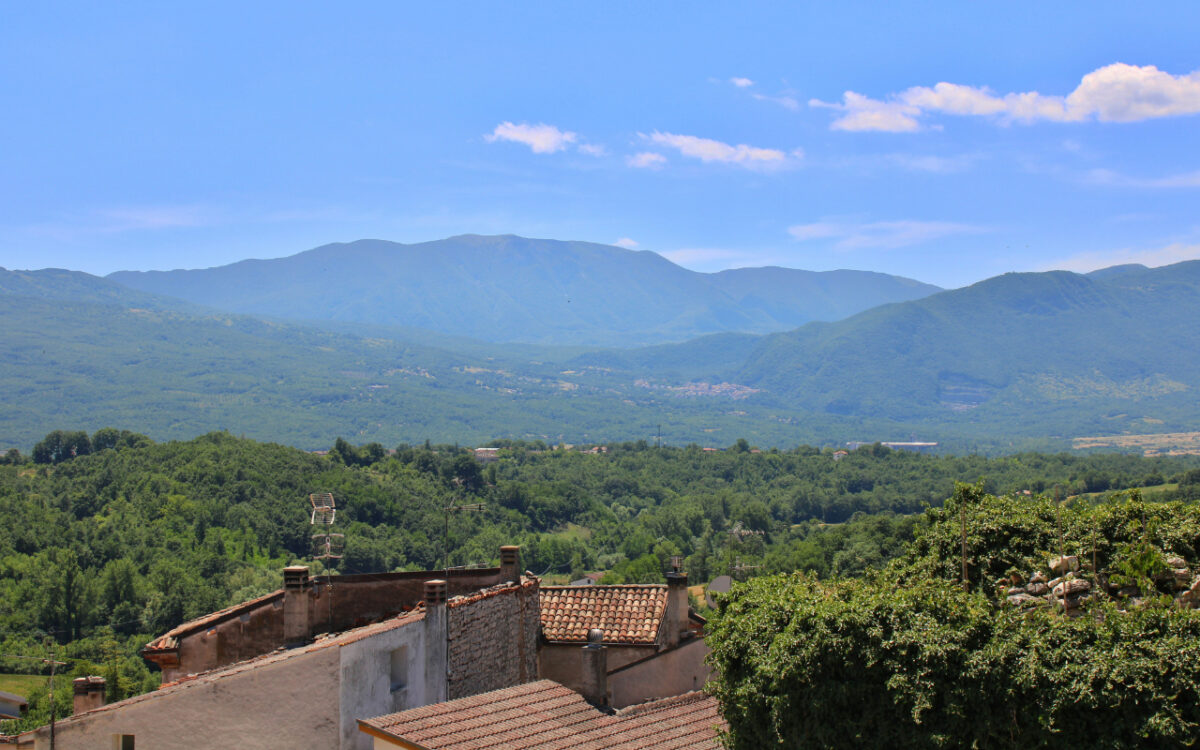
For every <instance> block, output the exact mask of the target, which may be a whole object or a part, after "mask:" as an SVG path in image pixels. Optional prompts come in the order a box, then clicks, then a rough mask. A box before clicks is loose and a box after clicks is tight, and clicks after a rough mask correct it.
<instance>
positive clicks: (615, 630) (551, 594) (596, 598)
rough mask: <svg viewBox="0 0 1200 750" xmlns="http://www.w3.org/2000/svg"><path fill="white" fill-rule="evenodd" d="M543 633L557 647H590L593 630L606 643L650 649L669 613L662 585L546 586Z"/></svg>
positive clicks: (542, 596) (542, 603)
mask: <svg viewBox="0 0 1200 750" xmlns="http://www.w3.org/2000/svg"><path fill="white" fill-rule="evenodd" d="M539 601H540V603H541V608H542V633H543V634H544V635H545V637H546V640H548V641H551V642H557V643H587V633H588V631H589V630H591V629H592V628H599V629H600V630H603V631H604V642H605V643H626V644H638V645H649V644H653V643H654V642H655V641H656V640H657V639H658V630H659V627H660V626H661V625H662V621H663V615H664V614H665V613H666V611H667V587H666V586H664V585H662V584H634V585H625V586H543V587H542V590H541V597H540V600H539Z"/></svg>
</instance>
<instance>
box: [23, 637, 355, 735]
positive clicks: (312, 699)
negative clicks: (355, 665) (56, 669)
mask: <svg viewBox="0 0 1200 750" xmlns="http://www.w3.org/2000/svg"><path fill="white" fill-rule="evenodd" d="M337 675H338V649H336V648H325V649H318V650H316V651H313V652H310V653H303V654H297V655H295V656H292V657H290V658H286V659H282V660H280V661H278V662H275V663H265V664H260V665H257V666H256V667H255V668H254V669H248V670H246V671H244V672H239V673H234V674H228V675H224V676H222V677H220V678H216V679H205V678H200V679H196V680H193V681H191V682H185V683H181V684H179V685H177V686H174V687H171V688H167V689H165V690H162V691H158V692H155V693H148V694H146V695H144V696H138V697H136V698H130V699H129V700H126V701H121V702H120V703H114V704H112V705H110V706H106V707H104V708H101V709H97V710H95V711H89V712H88V713H85V714H81V715H80V716H78V717H74V718H71V719H67V720H65V721H61V722H59V723H58V726H57V729H56V732H55V734H56V737H55V740H56V742H55V744H56V748H55V750H96V748H105V749H107V748H110V747H112V737H113V735H114V734H132V735H133V736H134V742H135V744H136V747H137V749H138V750H178V749H179V748H184V747H186V748H188V749H189V750H209V749H210V748H211V750H228V748H233V747H236V748H243V749H246V750H258V749H260V748H261V749H264V750H265V749H267V748H336V747H337V746H338V740H339V731H338V697H339V693H338V687H337ZM36 746H37V748H38V750H42V749H43V748H49V746H50V744H49V732H48V730H47V728H45V727H43V728H42V729H40V730H38V738H37V745H36Z"/></svg>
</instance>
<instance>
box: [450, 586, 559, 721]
mask: <svg viewBox="0 0 1200 750" xmlns="http://www.w3.org/2000/svg"><path fill="white" fill-rule="evenodd" d="M446 614H447V618H446V619H447V623H446V627H447V631H448V644H447V654H446V662H447V670H448V671H449V673H450V674H449V678H448V686H447V687H448V694H449V699H450V700H454V699H455V698H464V697H466V696H469V695H476V694H478V693H484V692H487V691H489V690H498V689H500V688H505V687H511V686H513V685H519V684H521V683H524V682H529V681H531V680H536V679H537V636H538V626H539V624H540V622H541V612H540V609H539V606H538V581H537V579H525V580H522V582H521V584H520V585H514V584H502V585H500V586H494V587H492V588H490V589H485V590H484V591H481V592H479V593H478V594H475V595H472V596H465V597H457V598H455V599H451V600H450V601H449V602H448V603H447V611H446Z"/></svg>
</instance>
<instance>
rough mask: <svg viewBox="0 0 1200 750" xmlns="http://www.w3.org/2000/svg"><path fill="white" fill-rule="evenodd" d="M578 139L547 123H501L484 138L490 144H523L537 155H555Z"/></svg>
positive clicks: (574, 135)
mask: <svg viewBox="0 0 1200 750" xmlns="http://www.w3.org/2000/svg"><path fill="white" fill-rule="evenodd" d="M577 137H578V136H576V134H575V133H572V132H571V131H569V130H559V129H558V128H556V127H554V126H553V125H546V124H545V123H538V124H537V125H529V124H526V123H520V124H514V123H511V122H508V121H505V122H502V123H500V124H499V125H497V126H496V129H495V130H493V131H492V132H491V133H488V134H487V135H485V136H483V138H484V140H486V141H487V142H488V143H495V142H496V141H512V142H514V143H523V144H525V145H526V146H528V147H529V148H530V149H532V150H533V153H535V154H553V153H554V152H556V151H562V150H563V149H565V148H566V147H567V146H568V145H569V144H572V143H574V142H575V140H576V138H577Z"/></svg>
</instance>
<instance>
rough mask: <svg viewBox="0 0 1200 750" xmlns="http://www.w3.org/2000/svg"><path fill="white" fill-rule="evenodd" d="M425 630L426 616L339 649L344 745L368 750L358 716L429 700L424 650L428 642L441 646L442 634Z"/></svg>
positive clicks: (341, 725)
mask: <svg viewBox="0 0 1200 750" xmlns="http://www.w3.org/2000/svg"><path fill="white" fill-rule="evenodd" d="M438 636H439V634H438V633H436V632H433V633H431V632H429V631H428V629H427V628H426V627H425V623H424V621H422V622H416V623H412V624H410V625H406V626H404V627H401V628H395V629H394V630H389V631H387V632H385V633H380V634H379V635H375V636H372V637H370V638H364V639H363V640H361V641H357V642H355V643H351V644H347V645H345V646H342V647H341V648H340V649H338V650H339V651H340V652H341V663H340V669H341V701H340V704H341V716H340V724H339V733H340V737H341V747H342V749H343V750H349V749H350V748H355V749H356V750H368V749H369V748H370V747H371V738H370V737H369V736H368V735H366V734H364V733H362V732H360V731H359V730H358V724H357V723H356V722H355V720H356V719H364V718H370V717H373V716H382V715H384V714H390V713H395V712H396V711H404V710H406V709H409V708H417V707H418V706H424V705H426V704H428V703H430V702H432V701H431V700H430V696H429V691H428V690H427V686H426V676H425V674H424V672H425V664H424V653H425V649H426V648H427V647H428V644H429V641H431V640H432V641H434V643H433V645H434V646H436V647H442V646H443V641H444V638H445V633H444V631H443V632H442V633H441V637H440V638H439V637H438Z"/></svg>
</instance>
